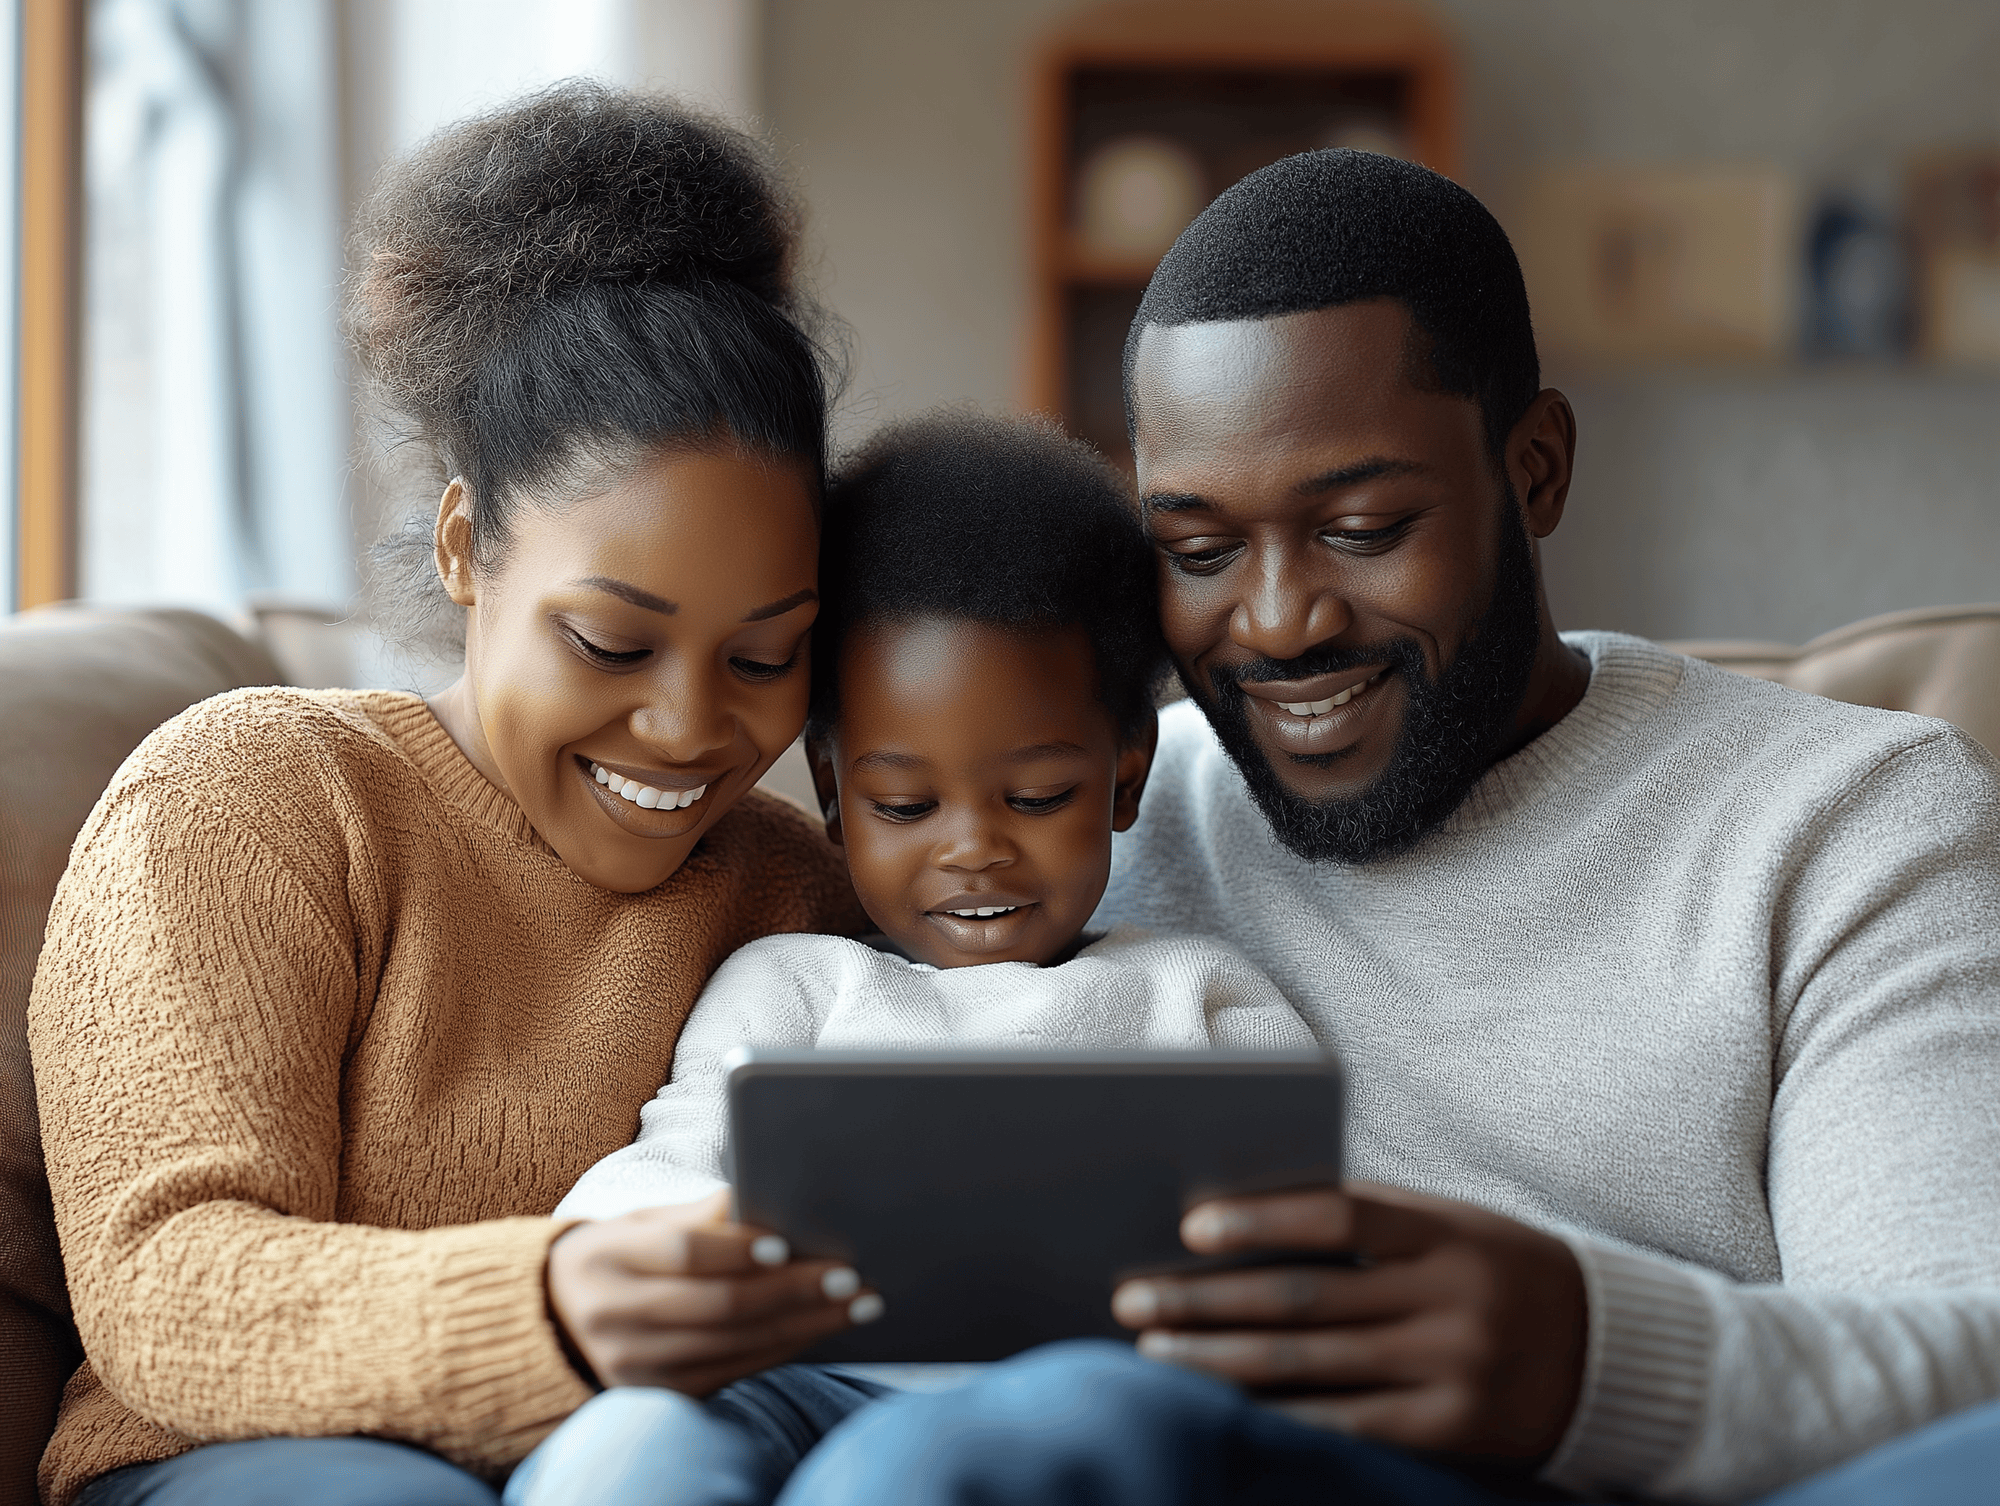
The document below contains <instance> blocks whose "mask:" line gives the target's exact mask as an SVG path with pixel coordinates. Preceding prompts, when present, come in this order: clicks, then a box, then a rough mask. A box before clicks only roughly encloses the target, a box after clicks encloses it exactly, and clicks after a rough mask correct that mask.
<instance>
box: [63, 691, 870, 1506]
mask: <svg viewBox="0 0 2000 1506" xmlns="http://www.w3.org/2000/svg"><path fill="white" fill-rule="evenodd" d="M861 922H862V916H861V913H860V911H859V909H858V908H857V907H856V906H855V903H854V899H853V896H852V893H851V891H850V890H849V888H848V885H847V880H846V877H845V874H844V872H843V870H842V868H841V866H840V864H839V861H838V858H837V856H836V855H835V854H834V852H833V851H832V849H831V848H829V847H828V846H827V844H826V843H825V841H824V840H823V839H822V838H821V837H820V835H819V834H818V833H817V832H816V831H814V830H813V829H812V827H811V826H810V824H809V823H808V822H807V820H806V819H805V817H804V816H802V815H800V814H798V813H797V812H795V811H793V810H792V809H791V808H790V807H788V806H785V805H784V804H783V803H781V802H778V801H775V800H771V799H768V798H766V797H763V796H758V795H752V796H750V797H749V798H747V799H746V800H744V801H743V802H742V803H741V804H740V805H739V806H738V807H737V808H736V809H735V810H734V811H732V812H730V813H729V814H728V815H727V816H725V817H724V818H723V819H722V820H721V821H719V822H718V823H717V824H716V826H715V827H714V829H713V830H712V831H711V832H710V833H709V834H708V836H707V837H706V838H705V839H704V840H703V842H702V843H701V844H700V846H699V847H697V848H696V850H695V852H694V853H693V855H692V856H691V857H690V858H689V859H688V861H687V863H686V864H685V865H684V866H683V867H682V869H681V870H680V872H679V873H677V874H676V875H675V876H674V877H673V878H672V879H670V880H669V881H668V882H667V883H665V884H663V885H662V886H660V887H659V888H658V889H655V890H653V891H651V892H649V893H646V894H638V895H625V894H614V893H611V892H609V891H607V890H604V889H599V888H596V887H594V886H593V885H591V884H589V883H587V882H585V881H584V880H583V879H581V878H579V877H577V876H576V875H575V874H574V873H572V872H571V871H570V870H569V869H568V868H566V867H565V866H564V865H563V863H562V862H561V860H560V859H558V858H557V857H556V855H555V853H554V852H553V851H552V850H551V849H550V848H549V847H548V846H547V845H546V844H545V843H543V842H542V841H541V840H540V839H539V838H538V837H537V836H536V835H535V833H534V831H533V830H532V829H531V828H530V827H529V825H528V823H527V820H526V818H525V817H524V816H523V815H522V813H521V811H520V809H519V808H518V807H517V806H516V805H514V803H513V802H512V801H511V800H509V799H508V798H507V797H506V796H505V795H503V794H502V793H501V792H500V791H498V790H496V789H495V788H494V787H493V786H492V785H490V784H488V783H487V782H486V781H485V780H484V779H482V778H481V777H480V775H479V773H478V772H477V771H476V770H475V769H474V768H473V767H472V765H471V764H469V763H468V762H466V760H465V758H464V756H463V755H462V754H460V752H459V751H458V749H457V747H456V746H455V745H454V744H453V743H452V741H451V739H450V737H449V736H448V735H447V734H446V733H445V731H444V729H443V728H442V727H440V726H439V725H438V723H437V721H436V720H435V719H434V718H433V717H432V716H431V714H430V711H429V710H428V709H427V708H426V706H425V705H424V703H423V702H422V701H421V700H419V699H417V698H416V697H414V696H408V695H399V694H392V693H386V692H375V693H355V692H317V693H310V692H304V691H293V690H278V689H266V690H251V691H238V692H235V693H232V694H230V695H225V696H220V697H218V698H216V699H215V700H212V701H208V702H205V703H203V704H202V705H200V706H197V707H195V708H193V709H192V710H190V711H188V712H186V713H185V714H183V715H181V716H179V717H176V718H175V719H174V720H173V721H171V722H169V723H168V724H167V725H166V726H165V727H162V728H161V729H160V730H159V731H157V732H155V733H154V734H153V735H152V736H151V737H150V738H148V739H147V741H146V742H145V743H144V744H143V745H142V746H141V747H140V748H139V750H138V751H137V752H136V753H134V754H133V755H132V757H131V759H130V760H129V761H128V762H127V763H126V764H125V766H124V768H123V769H121V770H120V771H119V773H118V776H117V778H115V779H114V780H113V781H112V784H111V787H110V789H109V790H108V791H106V793H105V795H104V798H103V799H102V800H101V801H100V802H99V804H98V806H97V809H96V811H95V812H93V813H92V815H91V818H90V820H89V822H88V823H87V824H86V825H85V827H84V829H83V832H82V834H81V835H80V836H79V837H78V839H77V844H76V849H75V852H74V853H73V854H72V857H71V861H70V867H69V872H68V875H67V876H66V877H65V878H64V879H63V883H62V888H61V889H60V891H59V892H58V893H57V896H56V901H55V908H54V910H53V911H52V912H51V913H50V916H49V927H48V941H47V945H46V947H45V948H44V950H43V953H42V959H41V966H40V969H39V971H38V973H37V974H36V979H35V991H34V996H33V1000H32V1002H31V1004H30V1009H29V1017H28V1027H29V1034H30V1040H31V1043H32V1046H33V1049H34V1062H35V1079H36V1085H37V1090H38V1093H39V1095H40V1103H41V1115H42V1132H43V1137H44V1141H45V1144H46V1147H47V1154H48V1169H49V1180H50V1183H51V1185H52V1186H53V1188H54V1192H55V1206H56V1219H57V1223H58V1226H59V1227H60V1229H61V1233H62V1246H63V1258H64V1261H65V1263H66V1266H67V1269H68V1274H69V1285H70V1292H71V1294H72V1297H73V1298H74V1301H75V1307H76V1319H77V1324H78V1326H79V1328H80V1329H81V1330H82V1334H83V1342H84V1347H85V1350H86V1352H87V1354H88V1356H89V1362H88V1363H87V1364H86V1365H85V1366H84V1368H83V1369H82V1370H81V1371H79V1372H78V1374H77V1376H76V1378H75V1379H74V1380H73V1381H71V1383H70V1386H69V1390H68V1393H67V1394H66V1396H65V1397H64V1400H63V1408H62V1415H61V1419H60V1421H59V1422H58V1424H57V1428H56V1433H55V1437H54V1440H53V1441H52V1442H51V1443H50V1445H49V1448H48V1452H47V1454H46V1455H45V1456H44V1459H43V1462H42V1492H43V1496H44V1498H45V1499H46V1500H48V1501H50V1502H52V1503H54V1506H63V1503H65V1502H67V1501H68V1500H69V1499H70V1498H71V1497H72V1496H73V1495H74V1494H75V1493H76V1491H77V1490H78V1488H80V1487H81V1486H82V1485H83V1484H84V1483H86V1482H87V1481H89V1480H90V1479H92V1478H94V1477H95V1476H97V1475H99V1474H102V1473H104V1472H105V1471H107V1470H111V1469H116V1468H118V1467H120V1466H122V1465H127V1464H132V1463H136V1462H139V1461H142V1460H152V1459H161V1458H165V1457H168V1456H170V1455H173V1454H176V1453H179V1452H181V1451H183V1450H185V1449H187V1448H189V1447H191V1446H193V1445H194V1444H196V1443H200V1442H210V1441H216V1440H222V1439H235V1438H249V1437H256V1436H260V1435H268V1434H303V1435H328V1434H345V1433H367V1434H373V1435H376V1436H379V1437H386V1438H396V1439H403V1440H406V1441H408V1442H411V1443H415V1444H420V1445H422V1446H424V1447H426V1448H430V1449H434V1450H436V1451H437V1452H438V1453H440V1454H442V1455H444V1456H445V1457H446V1458H448V1459H451V1460H454V1461H455V1462H457V1463H459V1464H462V1465H464V1466H465V1467H467V1468H469V1469H472V1470H474V1471H477V1472H479V1473H481V1474H483V1475H486V1476H489V1477H491V1476H495V1475H497V1474H500V1473H503V1472H504V1471H505V1470H506V1469H507V1468H508V1467H509V1466H511V1465H512V1464H513V1463H515V1462H516V1461H517V1460H519V1459H520V1458H521V1457H522V1456H523V1455H524V1454H525V1453H526V1452H527V1451H528V1450H529V1449H530V1448H532V1447H533V1446H534V1445H535V1443H536V1442H538V1441H539V1440H540V1439H541V1438H542V1436H543V1435H544V1434H546V1433H547V1432H548V1431H549V1430H550V1429H551V1428H552V1427H553V1426H554V1425H555V1424H556V1423H557V1422H558V1421H560V1420H561V1419H562V1418H563V1417H564V1416H566V1415H567V1414H568V1413H569V1412H570V1411H571V1410H572V1409H573V1408H574V1407H576V1406H577V1405H578V1404H579V1403H580V1402H581V1401H583V1400H584V1399H585V1397H586V1396H588V1395H589V1390H588V1388H587V1387H586V1386H585V1384H584V1382H583V1381H582V1380H581V1379H579V1378H578V1376H577V1374H576V1372H575V1371H574V1370H573V1369H572V1368H571V1366H570V1365H569V1363H568V1361H567V1360H566V1359H565V1358H564V1356H563V1352H562V1350H561V1348H560V1346H559V1344H558V1340H557V1336H556V1332H555V1329H554V1328H553V1326H552V1325H551V1323H550V1320H549V1316H548V1310H547V1302H546V1296H545V1292H544V1287H543V1266H544V1260H545V1257H546V1253H547V1248H548V1245H549V1242H550V1240H551V1239H552V1238H553V1237H554V1236H555V1235H556V1233H558V1232H559V1231H560V1229H561V1227H562V1226H561V1225H559V1224H556V1223H553V1222H552V1221H550V1219H549V1218H548V1216H547V1215H548V1213H549V1211H550V1210H551V1209H552V1208H553V1207H554V1206H555V1204H556V1201H557V1199H558V1198H560V1197H561V1196H562V1195H563V1193H564V1192H566V1191H567V1190H568V1189H569V1186H570V1184H571V1183H572V1182H574V1181H575V1180H576V1179H577V1177H578V1176H579V1175H580V1174H581V1173H582V1172H583V1171H584V1169H585V1168H586V1167H588V1166H590V1165H591V1163H592V1162H594V1161H596V1160H597V1159H598V1158H599V1157H600V1156H602V1155H604V1154H606V1153H607V1152H609V1151H611V1150H614V1149H616V1148H617V1147H619V1146H621V1145H624V1144H625V1143H626V1142H627V1141H629V1140H630V1139H631V1138H632V1135H633V1131H634V1129H635V1127H636V1125H637V1123H638V1113H639V1106H640V1105H641V1104H642V1103H644V1102H645V1101H646V1100H647V1099H648V1098H650V1097H651V1096H652V1094H653V1091H654V1090H655V1089H656V1088H658V1087H659V1085H660V1083H661V1082H662V1081H663V1080H664V1079H665V1078H666V1076H667V1071H668V1067H669V1065H670V1064H671V1062H672V1059H673V1049H674V1041H675V1037H676V1036H677V1035H678V1033H679V1031H680V1027H681V1023H682V1021H683V1019H685V1017H686V1015H687V1013H688V1010H689V1008H690V1007H691V1006H692V1004H693V1002H694V998H695V995H696V994H697V992H699V990H700V988H701V985H702V982H703V980H704V979H706V978H707V977H708V975H709V973H710V971H711V970H713V968H714V967H715V966H716V964H717V963H719V962H720V961H721V960H722V959H723V958H724V957H726V956H727V955H728V954H729V953H730V952H732V951H734V950H735V949H736V948H737V947H739V946H742V945H743V944H744V943H745V942H747V941H750V940H752V939H753V938H755V937H758V936H763V935H766V934H769V933H771V932H775V931H798V930H819V931H835V932H847V933H852V932H853V931H855V930H856V929H858V928H859V926H860V924H861Z"/></svg>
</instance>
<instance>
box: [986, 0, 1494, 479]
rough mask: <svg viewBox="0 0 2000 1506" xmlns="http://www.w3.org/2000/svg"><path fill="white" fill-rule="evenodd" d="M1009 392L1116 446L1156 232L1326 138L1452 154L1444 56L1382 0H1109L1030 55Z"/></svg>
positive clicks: (1449, 158) (1452, 113) (1433, 160)
mask: <svg viewBox="0 0 2000 1506" xmlns="http://www.w3.org/2000/svg"><path fill="white" fill-rule="evenodd" d="M1032 77H1033V85H1034V99H1033V103H1032V108H1031V111H1030V116H1029V118H1030V120H1031V122H1032V124H1033V129H1034V137H1033V140H1032V142H1031V151H1032V164H1033V169H1034V172H1033V188H1032V192H1033V206H1032V207H1033V212H1032V214H1031V216H1030V227H1031V233H1032V235H1033V237H1034V241H1033V253H1034V286H1033V305H1032V322H1031V326H1030V339H1031V342H1032V343H1031V346H1030V349H1029V352H1028V360H1027V382H1026V391H1025V393H1024V394H1023V396H1024V398H1025V406H1027V407H1029V408H1031V409H1039V410H1041V411H1043V412H1048V413H1053V414H1056V415H1058V416H1060V417H1061V418H1062V420H1063V421H1064V423H1065V424H1066V425H1067V426H1068V427H1069V429H1070V432H1072V433H1074V434H1077V435H1080V436H1081V437H1083V438H1084V439H1087V440H1089V441H1090V442H1091V443H1092V444H1094V445H1096V446H1097V447H1098V448H1099V449H1101V450H1103V451H1104V453H1105V454H1107V455H1109V456H1111V457H1112V458H1113V459H1114V460H1117V461H1119V462H1120V463H1122V464H1129V463H1130V458H1131V457H1130V451H1129V449H1128V448H1127V445H1126V441H1125V407H1124V394H1123V391H1122V380H1121V379H1122V357H1123V353H1124V348H1125V335H1126V332H1127V330H1128V329H1129V328H1130V326H1131V322H1132V316H1133V314H1134V313H1135V312H1136V311H1137V310H1138V307H1139V298H1140V295H1141V294H1142V293H1143V292H1144V291H1145V287H1146V280H1147V279H1148V278H1149V277H1151V276H1152V273H1153V268H1154V267H1155V266H1156V265H1157V264H1158V262H1159V258H1160V256H1161V255H1162V254H1163V253H1164V252H1165V251H1166V249H1167V247H1168V246H1170V245H1171V244H1172V243H1173V239H1174V236H1175V235H1177V234H1178V233H1179V232H1180V230H1181V229H1182V228H1183V227H1184V226H1185V225H1186V224H1187V222H1188V221H1189V220H1191V219H1192V218H1193V217H1194V216H1195V215H1196V214H1198V213H1199V212H1200V211H1201V209H1202V208H1203V207H1204V206H1205V205H1206V204H1207V203H1208V201H1209V199H1210V198H1211V197H1212V196H1213V195H1215V194H1216V193H1219V192H1220V191H1221V190H1222V189H1224V188H1227V187H1228V186H1229V185H1230V184H1231V183H1234V182H1235V181H1236V180H1237V179H1239V178H1241V177H1243V176H1245V175H1246V174H1248V173H1252V172H1255V171H1256V170H1257V169H1258V168H1260V167H1264V166H1266V165H1268V164H1270V163H1272V162H1275V161H1277V160H1278V159H1279V158H1281V157H1288V156H1291V155H1292V154H1293V153H1295V152H1304V151H1312V150H1314V149H1317V148H1320V147H1326V146H1343V147H1351V148H1355V149H1358V150H1362V151H1374V152H1383V153H1387V154H1389V155H1393V156H1399V157H1405V158H1409V159H1413V160H1415V161H1419V162H1424V163H1427V164H1428V165H1430V166H1432V167H1435V168H1437V169H1438V170H1439V171H1440V172H1445V173H1453V172H1456V171H1457V165H1458V158H1457V146H1458V135H1457V131H1458V127H1457V94H1458V91H1457V81H1456V80H1457V74H1456V65H1455V61H1454V57H1453V52H1452V48H1451V46H1450V43H1449V42H1448V41H1447V39H1446V38H1445V36H1444V34H1443V33H1442V32H1441V31H1440V30H1439V29H1438V25H1437V22H1436V21H1435V20H1434V19H1432V13H1431V11H1430V10H1429V9H1428V8H1427V7H1422V6H1419V5H1415V4H1404V3H1400V0H1230V3H1228V4H1220V3H1217V0H1117V3H1112V4H1107V5H1103V6H1100V7H1099V8H1097V9H1095V10H1090V11H1086V12H1084V13H1083V14H1082V15H1080V16H1078V17H1075V18H1073V19H1072V20H1070V21H1069V22H1067V23H1066V24H1065V25H1064V26H1063V27H1062V29H1061V30H1059V31H1057V32H1055V33H1054V34H1052V35H1051V36H1050V37H1048V38H1047V40H1046V42H1045V43H1044V45H1043V47H1042V49H1041V51H1040V55H1039V56H1038V58H1037V59H1036V61H1035V64H1034V68H1033V75H1032Z"/></svg>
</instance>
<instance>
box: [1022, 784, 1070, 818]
mask: <svg viewBox="0 0 2000 1506" xmlns="http://www.w3.org/2000/svg"><path fill="white" fill-rule="evenodd" d="M1076 792H1077V786H1076V785H1071V786H1070V787H1069V788H1068V789H1066V790H1064V791H1063V792H1062V793H1061V794H1058V795H1009V796H1008V797H1007V803H1008V804H1009V805H1011V806H1012V807H1013V808H1014V809H1015V810H1017V811H1023V812H1025V813H1026V814H1028V815H1031V816H1035V815H1040V814H1041V813H1042V812H1044V811H1052V810H1059V809H1061V808H1062V807H1063V806H1065V805H1068V804H1069V803H1070V801H1072V800H1074V799H1075V798H1076Z"/></svg>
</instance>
